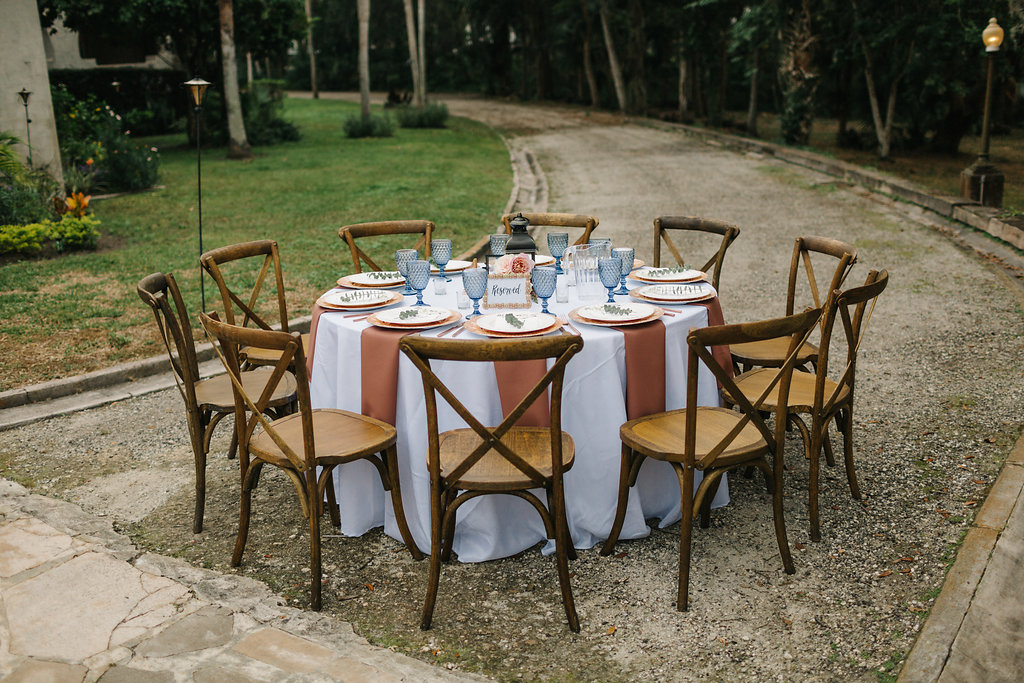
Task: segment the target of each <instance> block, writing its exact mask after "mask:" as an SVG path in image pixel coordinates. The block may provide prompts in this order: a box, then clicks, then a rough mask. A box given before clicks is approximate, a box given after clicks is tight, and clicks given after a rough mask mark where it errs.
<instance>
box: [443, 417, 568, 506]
mask: <svg viewBox="0 0 1024 683" xmlns="http://www.w3.org/2000/svg"><path fill="white" fill-rule="evenodd" d="M482 441H483V440H482V439H481V438H480V435H479V434H477V433H476V432H474V431H473V430H472V429H454V430H452V431H449V432H444V433H443V434H441V435H440V451H441V476H442V477H445V478H447V477H448V475H449V474H451V472H452V471H454V470H455V468H456V467H458V466H459V464H461V462H462V461H463V460H465V458H466V453H471V452H472V451H473V449H474V448H476V447H477V446H479V445H480V444H481V443H482ZM501 442H502V443H503V444H505V445H506V446H508V447H509V448H511V449H512V450H513V451H515V452H517V453H520V454H521V455H522V456H523V459H524V460H526V462H528V463H529V464H530V466H531V467H533V468H534V469H535V470H537V471H538V472H540V474H541V476H543V477H545V478H547V477H550V476H551V469H552V468H551V430H550V429H545V428H543V427H513V428H512V429H510V430H509V431H508V433H507V434H505V435H504V436H503V437H501ZM575 452H576V451H575V445H574V444H573V441H572V437H571V436H569V435H568V434H566V433H565V432H562V470H563V471H568V470H569V468H570V467H572V464H573V460H574V457H575ZM453 485H454V486H455V487H456V488H459V489H465V490H469V489H473V490H476V491H495V492H500V491H506V490H509V489H524V488H525V489H528V488H530V487H531V486H533V485H534V484H533V482H532V481H531V480H530V478H529V477H527V476H525V475H524V474H523V472H522V470H520V469H518V468H516V467H515V466H514V465H513V464H512V463H511V462H510V461H509V460H508V459H506V458H504V457H502V456H501V454H499V453H498V452H497V451H488V452H487V453H486V454H485V455H484V456H483V457H482V458H480V460H478V461H477V462H476V463H474V464H473V466H472V467H470V468H469V471H468V472H466V473H465V474H464V475H462V476H461V477H459V478H458V479H457V480H455V482H454V484H453Z"/></svg>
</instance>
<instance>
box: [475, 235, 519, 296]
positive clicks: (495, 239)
mask: <svg viewBox="0 0 1024 683" xmlns="http://www.w3.org/2000/svg"><path fill="white" fill-rule="evenodd" d="M510 239H512V235H507V234H505V233H498V234H494V235H491V253H492V254H494V255H495V256H504V255H505V245H506V244H508V241H509V240H510ZM480 296H483V295H482V294H481V295H480Z"/></svg>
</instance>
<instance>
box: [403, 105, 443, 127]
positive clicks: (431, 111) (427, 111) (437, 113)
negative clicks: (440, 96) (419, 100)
mask: <svg viewBox="0 0 1024 683" xmlns="http://www.w3.org/2000/svg"><path fill="white" fill-rule="evenodd" d="M396 111H397V112H398V113H397V116H398V125H400V126H401V127H402V128H444V124H445V121H447V120H448V106H447V105H445V104H428V105H425V106H423V107H412V106H403V107H399V108H398V109H397V110H396Z"/></svg>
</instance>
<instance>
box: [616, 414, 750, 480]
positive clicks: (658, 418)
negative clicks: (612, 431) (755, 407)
mask: <svg viewBox="0 0 1024 683" xmlns="http://www.w3.org/2000/svg"><path fill="white" fill-rule="evenodd" d="M742 421H743V414H742V413H737V412H733V411H732V410H729V409H728V408H709V407H698V408H697V429H696V435H695V445H694V456H695V457H696V459H697V460H703V459H704V458H706V457H707V456H708V453H710V452H711V449H713V448H714V447H715V446H717V445H718V444H719V443H721V442H722V440H723V439H724V438H725V436H726V434H728V433H729V431H730V430H731V429H732V428H733V427H735V426H736V425H737V424H739V423H740V422H742ZM619 438H621V439H622V442H623V443H624V444H626V445H627V446H629V447H630V448H632V449H634V450H640V451H643V452H644V454H645V455H647V457H649V458H654V459H656V460H664V461H666V462H682V461H683V456H682V454H681V453H680V449H679V444H681V443H685V442H686V409H685V408H681V409H679V410H672V411H669V412H667V413H658V414H657V415H648V416H646V417H641V418H637V419H635V420H630V421H629V422H627V423H625V424H624V425H622V426H621V427H620V428H619ZM767 452H768V443H767V442H766V441H765V440H764V437H763V436H761V432H759V431H758V430H757V427H755V426H754V425H753V424H751V423H750V422H747V423H746V424H745V425H744V426H743V428H742V429H741V430H740V432H739V434H737V435H736V437H735V438H734V439H733V440H732V441H730V442H729V446H728V447H727V448H726V449H725V450H724V451H722V452H721V453H719V454H718V455H717V456H716V457H715V459H714V460H713V461H712V466H714V467H720V466H727V465H730V464H732V463H734V462H746V461H747V460H750V459H751V458H756V457H758V456H760V455H763V454H765V453H767Z"/></svg>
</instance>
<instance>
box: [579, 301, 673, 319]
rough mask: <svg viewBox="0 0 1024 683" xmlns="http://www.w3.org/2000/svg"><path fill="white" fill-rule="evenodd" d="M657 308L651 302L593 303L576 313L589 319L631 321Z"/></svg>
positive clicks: (645, 315)
mask: <svg viewBox="0 0 1024 683" xmlns="http://www.w3.org/2000/svg"><path fill="white" fill-rule="evenodd" d="M654 311H655V308H654V306H651V305H649V304H634V303H628V302H627V303H614V304H593V305H590V306H583V307H581V308H578V309H576V313H577V314H578V315H579V316H580V317H582V318H587V319H589V320H597V321H599V322H603V323H610V322H629V321H631V320H640V319H641V318H646V317H648V316H650V315H651V314H652V313H654Z"/></svg>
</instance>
